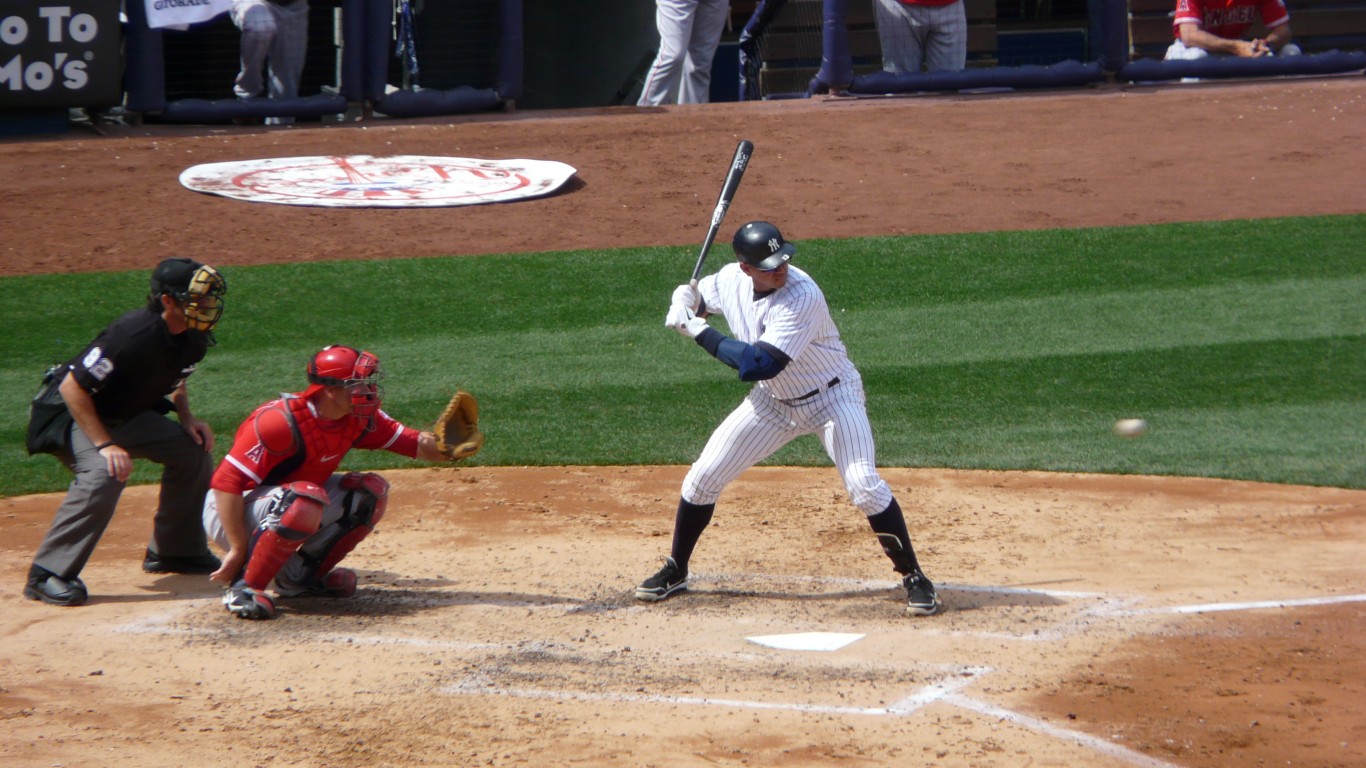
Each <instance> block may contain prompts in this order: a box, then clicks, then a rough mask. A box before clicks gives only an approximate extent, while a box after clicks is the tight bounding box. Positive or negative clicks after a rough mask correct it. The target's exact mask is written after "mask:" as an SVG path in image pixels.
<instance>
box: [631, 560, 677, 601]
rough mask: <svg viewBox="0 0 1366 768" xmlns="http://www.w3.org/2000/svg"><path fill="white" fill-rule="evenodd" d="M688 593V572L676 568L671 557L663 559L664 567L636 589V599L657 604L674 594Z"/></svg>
mask: <svg viewBox="0 0 1366 768" xmlns="http://www.w3.org/2000/svg"><path fill="white" fill-rule="evenodd" d="M686 591H688V572H687V571H685V570H683V569H682V568H679V567H678V563H676V562H674V559H673V558H672V557H666V558H664V567H663V568H660V569H659V573H656V574H655V575H653V576H651V577H650V578H648V579H646V580H645V581H643V582H641V584H640V586H638V587H636V599H637V600H648V601H650V602H652V603H653V602H658V601H660V600H663V599H664V598H666V597H668V596H670V595H672V594H673V593H675V592H686Z"/></svg>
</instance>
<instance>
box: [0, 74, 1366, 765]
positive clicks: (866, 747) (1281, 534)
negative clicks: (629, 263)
mask: <svg viewBox="0 0 1366 768" xmlns="http://www.w3.org/2000/svg"><path fill="white" fill-rule="evenodd" d="M1364 130H1366V80H1363V79H1362V78H1342V79H1324V80H1304V81H1296V82H1277V83H1257V84H1238V85H1222V86H1198V87H1191V88H1171V89H1160V90H1143V89H1132V90H1113V91H1106V90H1102V91H1088V92H1082V93H1067V94H1051V95H1038V96H1030V97H989V98H962V99H959V98H942V99H896V100H858V101H842V100H827V101H810V102H774V103H762V104H751V105H712V106H709V107H700V108H676V109H666V110H661V111H642V110H636V109H632V108H623V109H620V110H606V111H601V112H596V111H592V112H567V113H553V114H517V115H506V116H480V117H473V118H464V119H448V120H440V121H437V120H428V121H417V122H412V123H402V124H381V125H366V126H337V127H327V128H322V127H314V128H296V129H291V130H281V131H260V130H257V131H249V130H246V129H224V130H208V131H201V132H199V133H194V132H191V131H189V130H185V129H174V130H173V129H165V128H157V127H147V128H129V129H118V130H117V131H113V132H111V133H110V135H107V136H95V135H93V134H89V133H75V134H72V135H69V136H65V137H62V138H61V139H60V140H39V139H30V140H23V141H14V142H10V143H8V144H0V172H3V173H4V175H5V177H6V178H8V179H12V180H19V181H18V182H17V183H11V184H10V185H7V186H6V187H5V189H4V190H3V191H0V224H3V229H4V231H5V232H6V233H7V234H9V235H10V236H8V237H6V238H5V241H4V243H3V245H0V257H2V258H0V274H4V275H18V274H37V273H42V272H49V271H85V270H103V269H133V268H137V269H141V268H145V267H149V266H150V265H151V264H152V263H154V262H155V261H156V260H157V259H158V258H160V257H161V256H163V255H166V254H167V253H172V252H181V253H187V254H193V255H198V256H201V257H203V258H205V259H206V260H208V261H211V262H212V263H215V264H217V265H222V266H233V265H242V264H254V263H262V262H269V261H283V260H288V259H294V258H304V259H327V258H353V257H354V258H362V257H364V258H368V257H388V256H411V255H440V254H472V253H500V252H517V251H522V250H545V249H555V248H581V247H609V246H634V245H648V244H660V243H676V244H679V245H690V244H693V243H695V242H696V241H698V240H700V238H701V235H702V233H703V231H704V228H705V226H706V221H707V216H708V215H709V213H710V209H711V206H712V204H713V203H714V202H715V195H716V188H717V185H718V184H719V181H720V180H719V178H718V176H719V174H718V172H717V169H718V168H719V167H722V166H724V163H725V161H726V159H728V156H729V154H730V152H731V150H732V149H733V148H734V143H735V140H737V139H738V138H742V137H743V138H751V139H753V140H754V141H755V144H756V147H757V152H756V158H755V162H754V165H753V166H752V167H751V169H750V171H749V174H748V175H747V177H746V179H745V185H744V187H743V189H742V192H741V195H740V197H739V199H737V203H736V207H735V208H734V209H732V212H731V214H730V215H731V217H733V218H732V219H728V220H739V219H744V218H758V217H771V218H773V219H774V220H776V221H778V222H779V223H781V224H784V230H785V232H786V231H788V230H790V231H791V235H792V236H793V237H794V238H796V239H801V238H810V237H820V236H844V235H857V234H886V233H903V232H954V231H969V230H995V229H1018V228H1035V227H1051V226H1063V225H1066V226H1073V225H1075V226H1093V225H1094V226H1101V225H1114V224H1131V223H1147V222H1163V221H1174V220H1203V219H1232V218H1242V217H1248V216H1277V215H1306V214H1320V213H1349V212H1350V213H1360V212H1362V211H1363V209H1366V199H1363V198H1362V196H1361V194H1360V189H1361V186H1360V185H1361V181H1360V180H1361V179H1362V178H1366V175H1364V174H1366V150H1363V149H1362V146H1363V141H1362V139H1363V135H1362V134H1363V131H1364ZM328 153H335V154H353V153H354V154H448V155H458V156H468V157H488V158H500V157H531V158H543V159H552V160H559V161H562V162H567V163H569V164H571V165H573V166H575V167H576V168H578V169H579V174H578V177H577V180H576V181H575V183H573V184H571V187H570V189H568V190H566V191H565V192H563V193H562V194H558V195H555V196H552V197H549V198H546V199H543V200H538V201H532V202H525V203H517V204H515V205H498V206H481V207H477V208H465V209H441V210H416V211H392V210H371V211H338V210H322V209H318V210H313V209H300V208H292V207H284V206H280V207H271V206H255V205H252V204H247V203H240V202H235V201H229V200H224V199H221V198H213V197H208V196H203V195H196V194H194V193H191V192H187V191H185V190H183V189H181V188H179V187H178V185H177V184H176V182H175V180H176V177H177V175H178V173H179V171H180V170H182V169H183V167H184V166H186V165H189V164H195V163H200V162H214V161H219V160H229V159H242V158H248V157H265V156H288V155H302V154H309V155H314V154H328ZM786 222H792V224H791V225H790V226H788V225H786ZM16 232H23V233H24V235H23V237H15V236H13V233H16ZM684 261H685V262H686V261H688V260H687V259H684ZM719 416H720V413H719V412H718V418H719ZM699 448H700V446H699ZM39 460H46V459H35V461H39ZM684 472H685V468H683V467H610V468H581V467H567V468H537V469H526V468H487V467H462V468H454V469H418V470H408V471H399V472H390V473H386V474H387V476H388V477H389V478H390V479H391V480H392V481H393V483H394V487H395V492H394V493H395V495H394V499H393V503H392V504H391V507H390V511H389V514H388V516H387V517H386V518H385V520H384V523H383V524H382V526H381V528H380V530H379V532H378V533H377V534H376V535H375V536H373V537H371V538H370V539H368V540H367V541H366V542H365V543H364V544H362V545H361V547H360V548H359V549H358V550H357V551H356V552H355V553H354V554H353V555H352V557H351V558H349V559H348V561H347V564H348V565H352V566H353V567H355V568H356V569H357V570H358V572H359V573H360V577H361V593H360V594H359V595H358V596H357V597H356V598H355V599H353V600H349V601H342V602H327V601H308V600H294V601H284V602H283V606H284V610H283V612H282V616H281V618H280V619H279V620H277V621H275V622H268V623H259V624H258V623H247V622H241V621H236V620H233V619H231V618H230V617H229V616H228V615H227V614H226V613H225V612H224V611H223V610H222V609H221V608H220V607H219V606H218V592H217V590H216V589H214V588H213V587H212V586H211V585H210V584H209V583H208V582H207V581H206V580H204V579H202V578H198V577H186V576H174V577H155V576H151V575H147V574H143V573H141V571H140V570H139V568H138V563H139V562H140V558H141V554H142V549H143V546H144V543H145V539H146V536H147V534H148V531H149V530H150V505H151V504H152V503H153V501H154V497H155V489H154V488H148V487H139V488H133V489H130V490H129V491H128V492H127V493H126V494H125V496H124V500H123V502H122V504H121V508H120V512H119V514H118V516H117V517H116V518H115V520H114V523H113V525H112V526H111V528H110V530H109V533H108V534H107V535H106V537H105V539H104V540H103V541H102V542H101V545H100V548H99V550H97V552H96V554H95V557H94V559H93V560H92V562H91V564H90V566H89V567H88V568H87V569H86V571H85V573H84V574H83V577H84V578H85V580H86V582H87V583H88V584H89V586H90V589H91V593H92V599H91V602H90V604H89V605H87V606H84V607H81V608H75V609H59V608H53V607H50V606H46V605H42V604H38V603H34V602H30V601H27V600H24V599H23V598H22V597H21V595H20V586H21V584H22V580H23V575H24V572H25V571H26V569H27V566H28V562H29V558H30V557H31V556H32V553H33V550H34V548H35V547H36V545H37V543H38V541H39V539H40V538H41V536H42V534H43V532H44V530H45V529H46V526H47V524H48V522H49V521H50V519H51V514H52V511H53V509H54V508H55V506H56V503H57V500H58V499H57V498H56V497H54V496H51V495H48V496H30V497H18V498H9V499H0V526H3V532H4V536H3V538H2V539H0V583H3V584H8V585H9V587H7V588H5V589H3V590H0V637H3V638H4V642H3V650H0V762H3V764H4V765H6V766H11V765H12V766H24V767H27V766H34V767H35V768H36V767H39V766H57V765H61V766H95V765H142V766H153V767H156V766H184V765H194V766H210V767H213V766H282V765H287V766H341V767H352V766H354V767H356V768H360V767H362V766H364V767H372V766H467V765H499V766H509V765H589V766H712V765H718V764H722V765H749V766H779V765H782V766H826V765H845V766H883V765H892V764H905V765H924V766H953V767H958V766H961V767H964V768H966V767H968V766H1082V765H1084V766H1102V767H1104V766H1210V767H1213V766H1230V765H1238V766H1285V765H1291V766H1343V767H1346V766H1360V765H1366V721H1364V720H1363V718H1362V717H1361V715H1360V712H1359V710H1360V702H1361V701H1363V700H1366V602H1363V600H1366V596H1363V594H1362V592H1363V587H1362V585H1363V583H1366V565H1362V562H1361V561H1362V558H1361V551H1362V549H1361V543H1360V542H1362V541H1363V540H1366V492H1359V491H1347V490H1340V489H1331V488H1307V487H1297V486H1283V485H1267V484H1251V483H1228V482H1220V481H1211V480H1193V479H1181V478H1148V477H1125V478H1115V477H1104V476H1085V475H1067V474H1047V473H994V472H958V471H941V470H929V469H908V468H891V469H887V470H885V475H886V477H887V479H888V480H889V482H891V484H892V486H893V488H894V489H895V490H896V492H897V494H898V496H899V497H900V498H901V499H902V501H903V505H904V506H906V508H907V517H908V520H909V521H910V523H911V527H912V531H913V533H914V536H915V539H916V543H917V547H918V549H919V550H920V552H921V555H922V561H923V562H924V563H925V565H926V568H927V570H928V572H929V573H930V575H931V577H932V578H934V579H935V580H936V582H937V583H938V584H939V585H940V592H941V597H942V598H943V599H944V603H945V606H944V611H943V612H942V613H941V614H939V615H937V616H934V617H930V618H924V619H909V618H907V617H905V616H903V615H902V613H901V609H900V605H899V601H898V598H899V589H898V585H897V583H896V582H895V581H893V575H894V574H892V573H891V571H890V569H889V568H888V567H887V564H886V561H885V559H884V558H883V557H882V555H881V552H880V551H879V550H878V548H877V545H876V542H875V541H874V539H873V537H872V536H871V534H870V532H869V531H868V528H867V524H866V522H864V520H863V519H862V517H861V515H859V513H858V512H857V511H856V510H855V509H854V508H853V507H852V506H850V505H849V504H848V502H847V500H846V499H845V498H844V494H843V491H842V489H841V488H840V484H839V479H838V477H837V476H836V474H835V472H834V471H833V470H831V469H817V470H803V469H791V468H763V469H757V470H753V471H751V472H750V473H747V474H746V475H745V476H744V477H743V478H742V479H741V480H740V481H739V482H737V483H736V484H735V485H734V486H733V487H732V488H731V489H730V490H729V491H728V492H727V494H726V496H725V497H724V498H723V499H722V502H721V504H720V505H719V507H718V511H717V516H716V520H715V522H714V523H713V528H712V529H711V530H709V531H708V533H707V535H706V536H705V537H704V538H703V540H702V543H701V545H700V547H699V550H698V554H697V556H696V557H695V559H694V561H693V567H694V570H695V574H694V575H695V577H696V582H695V588H694V590H693V591H692V592H691V593H689V594H687V595H684V596H680V597H678V598H676V599H673V600H670V601H668V602H665V603H663V604H660V605H655V606H644V605H641V604H638V603H636V601H634V600H633V599H631V597H630V592H631V589H632V587H633V586H634V585H635V583H636V582H638V581H639V580H640V579H641V578H642V577H644V576H646V575H648V574H649V573H650V572H652V571H653V570H654V569H655V568H656V567H657V566H658V560H659V558H660V557H662V556H663V555H664V554H665V553H666V552H667V549H668V543H669V533H670V530H671V527H672V512H673V507H674V505H675V502H676V499H677V493H678V487H679V483H680V482H681V480H682V477H683V474H684ZM803 633H837V634H838V635H840V637H841V638H842V639H844V640H848V641H850V642H849V643H848V644H847V645H844V646H843V647H841V648H838V649H836V650H828V651H802V650H784V649H780V648H773V647H770V646H769V645H764V644H761V643H759V642H756V641H755V640H753V639H751V638H764V637H770V636H784V635H793V634H803ZM818 637H824V635H820V636H818Z"/></svg>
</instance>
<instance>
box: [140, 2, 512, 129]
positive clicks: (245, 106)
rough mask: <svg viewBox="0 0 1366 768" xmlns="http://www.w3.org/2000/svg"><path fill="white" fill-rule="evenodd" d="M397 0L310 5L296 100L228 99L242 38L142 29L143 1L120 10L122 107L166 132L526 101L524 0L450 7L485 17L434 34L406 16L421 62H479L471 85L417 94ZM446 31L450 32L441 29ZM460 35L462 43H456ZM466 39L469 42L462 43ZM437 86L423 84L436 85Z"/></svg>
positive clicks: (217, 31) (222, 26)
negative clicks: (458, 55) (459, 54)
mask: <svg viewBox="0 0 1366 768" xmlns="http://www.w3.org/2000/svg"><path fill="white" fill-rule="evenodd" d="M404 5H407V3H403V2H401V0H400V2H396V1H395V0H311V2H310V33H309V40H310V42H309V52H308V56H307V58H306V63H305V71H304V78H303V83H301V87H300V95H299V96H298V97H296V98H292V99H268V98H259V99H251V100H245V101H244V100H239V99H237V98H235V97H234V96H233V95H232V80H233V77H234V75H235V74H236V69H237V52H236V51H237V43H238V40H239V36H240V33H239V32H238V31H237V29H236V27H234V26H233V25H232V23H231V21H229V20H228V19H227V17H226V16H219V17H217V18H215V19H212V20H210V21H209V22H205V23H202V24H196V25H192V26H191V28H190V29H189V30H188V31H178V30H162V29H153V28H151V27H149V26H148V23H147V16H146V13H145V11H144V10H143V4H142V2H129V3H126V6H125V7H126V12H127V16H128V22H127V24H126V25H125V56H126V63H125V74H124V82H125V91H126V97H125V106H126V108H127V109H128V111H129V112H131V113H133V114H134V115H135V116H137V117H139V118H143V117H146V118H149V119H152V120H156V121H160V122H171V123H206V124H212V123H228V122H243V121H256V120H261V119H264V118H268V117H292V118H326V117H327V116H332V115H335V116H338V117H341V116H343V115H347V114H353V115H357V116H358V117H365V116H369V115H373V114H376V113H377V114H382V115H389V116H394V117H417V116H424V115H440V114H459V113H467V112H478V111H485V110H493V109H511V108H512V106H513V105H514V104H515V101H516V99H517V98H519V97H520V95H521V92H522V0H489V1H485V2H478V1H477V0H465V2H460V0H455V1H454V2H449V3H446V4H443V6H441V7H440V8H439V12H440V13H444V14H449V13H451V12H452V10H455V11H459V10H461V8H462V7H464V8H467V9H468V13H467V16H468V15H469V14H481V15H482V16H484V17H487V18H483V19H481V22H480V23H479V24H478V25H458V28H456V29H451V28H432V25H431V24H426V28H424V24H425V23H426V22H427V19H430V18H433V17H436V16H437V15H438V9H437V7H435V6H434V8H433V11H432V12H431V13H430V14H426V18H424V14H418V15H417V16H416V17H412V16H410V20H411V21H412V22H413V27H415V30H412V31H414V33H415V34H414V36H413V37H412V38H409V39H410V40H413V39H415V41H416V46H415V47H416V49H417V61H421V60H422V57H423V55H424V51H426V54H427V56H428V58H430V57H433V56H443V55H450V54H451V52H452V51H465V52H467V53H468V52H469V51H473V53H472V54H470V55H473V56H478V57H481V59H482V61H481V62H480V63H479V66H474V67H468V66H467V67H466V71H474V72H475V73H477V74H476V78H475V79H476V80H477V81H476V82H470V83H459V84H457V83H450V82H446V83H434V84H433V85H429V86H427V87H422V86H421V85H419V83H420V82H421V80H420V78H419V74H420V70H419V71H418V72H411V71H408V70H407V69H405V66H406V65H407V64H411V62H408V63H405V62H404V61H403V58H402V57H401V56H397V55H396V53H397V52H398V43H399V40H397V39H396V38H397V37H398V34H397V30H398V29H399V28H400V27H399V25H398V22H399V20H400V16H399V12H400V9H401V7H402V6H404ZM445 26H446V27H450V26H452V25H449V24H448V25H445ZM462 35H463V37H462ZM464 38H469V39H468V40H467V41H466V40H465V39H464ZM462 43H468V44H466V45H462ZM433 79H434V78H429V80H428V82H432V80H433Z"/></svg>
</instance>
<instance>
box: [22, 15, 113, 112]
mask: <svg viewBox="0 0 1366 768" xmlns="http://www.w3.org/2000/svg"><path fill="white" fill-rule="evenodd" d="M122 38H123V31H122V29H120V27H119V0H63V2H42V0H39V1H38V2H34V0H0V109H33V108H47V107H100V106H109V105H112V104H117V103H119V102H120V101H121V100H122V94H123V92H122V80H123V61H122V56H121V55H120V49H121V47H122Z"/></svg>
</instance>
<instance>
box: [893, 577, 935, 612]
mask: <svg viewBox="0 0 1366 768" xmlns="http://www.w3.org/2000/svg"><path fill="white" fill-rule="evenodd" d="M901 583H902V584H903V585H904V586H905V587H906V613H908V614H910V615H912V616H929V615H930V614H932V613H934V612H935V611H938V610H939V594H938V593H936V592H935V591H934V584H932V583H930V580H929V579H927V578H925V574H923V573H921V572H920V571H912V572H911V573H909V574H907V575H906V578H905V579H902V581H901Z"/></svg>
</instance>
